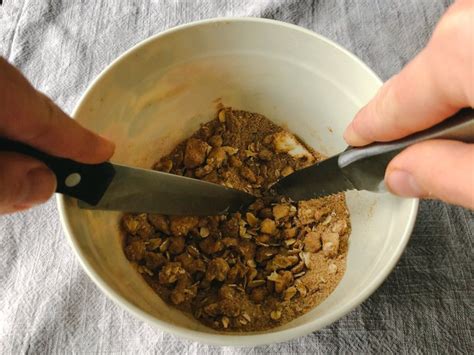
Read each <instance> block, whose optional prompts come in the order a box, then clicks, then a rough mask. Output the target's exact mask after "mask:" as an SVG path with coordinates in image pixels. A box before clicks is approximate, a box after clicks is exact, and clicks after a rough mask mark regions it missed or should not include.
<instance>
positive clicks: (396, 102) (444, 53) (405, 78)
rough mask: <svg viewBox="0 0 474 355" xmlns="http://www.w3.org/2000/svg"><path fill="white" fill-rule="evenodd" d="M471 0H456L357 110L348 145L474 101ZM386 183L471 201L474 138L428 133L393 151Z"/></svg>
mask: <svg viewBox="0 0 474 355" xmlns="http://www.w3.org/2000/svg"><path fill="white" fill-rule="evenodd" d="M473 23H474V1H472V0H458V1H457V2H456V3H454V4H453V5H452V6H451V7H450V8H449V9H448V11H447V12H446V13H445V14H444V16H443V17H442V18H441V20H440V22H439V23H438V25H437V27H436V29H435V31H434V33H433V36H432V38H431V40H430V42H429V43H428V45H427V46H426V48H424V49H423V50H422V51H421V52H420V53H419V54H418V55H417V56H416V57H415V58H414V59H413V60H412V61H411V62H410V63H408V64H407V65H406V67H405V68H403V70H402V71H401V72H400V73H399V74H397V75H395V76H393V77H392V78H391V79H390V80H389V81H387V82H386V83H385V84H384V85H383V86H382V88H381V89H380V91H379V92H378V93H377V95H376V96H375V98H374V99H372V101H370V102H369V103H368V104H367V105H366V106H365V107H364V108H362V110H361V111H359V113H358V114H357V115H356V117H355V118H354V120H353V121H352V123H351V124H350V125H349V126H348V127H347V129H346V131H345V133H344V138H345V140H346V141H347V143H348V144H350V145H352V146H361V145H366V144H368V143H371V142H376V141H378V142H384V141H391V140H395V139H398V138H402V137H404V136H407V135H409V134H412V133H414V132H417V131H420V130H423V129H426V128H429V127H431V126H433V125H435V124H436V123H439V122H441V121H443V120H444V119H446V117H449V116H451V115H452V114H454V113H456V112H457V111H458V110H459V109H461V108H463V107H468V106H470V107H473V106H474V86H473V83H474V30H473ZM385 182H386V185H387V187H388V189H389V190H390V191H391V192H393V193H394V194H397V195H400V196H406V197H432V198H439V199H441V200H444V201H446V202H449V203H454V204H459V205H462V206H464V207H468V208H471V209H474V145H473V144H466V143H461V142H455V141H449V140H430V141H426V142H423V143H419V144H416V145H413V146H411V147H409V148H407V149H406V150H404V151H403V152H401V153H400V154H398V155H397V156H396V157H395V158H394V159H393V160H392V161H391V162H390V164H389V165H388V167H387V170H386V173H385Z"/></svg>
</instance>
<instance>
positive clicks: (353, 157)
mask: <svg viewBox="0 0 474 355" xmlns="http://www.w3.org/2000/svg"><path fill="white" fill-rule="evenodd" d="M429 139H452V140H458V141H461V142H465V143H474V110H473V109H471V108H465V109H462V110H460V111H459V112H458V113H456V114H455V115H453V116H451V117H449V118H447V119H446V120H445V121H443V122H442V123H439V124H437V125H435V126H433V127H431V128H429V129H426V130H424V131H420V132H418V133H415V134H412V135H410V136H407V137H405V138H402V139H399V140H396V141H392V142H386V143H373V144H370V145H367V146H365V147H360V148H353V147H349V148H348V149H346V150H345V151H344V152H342V153H340V154H337V155H335V156H333V157H331V158H329V159H326V160H323V161H321V162H318V163H316V164H314V165H311V166H309V167H306V168H304V169H301V170H298V171H296V172H294V173H293V174H290V175H288V176H286V177H284V178H282V179H280V180H279V181H278V182H277V183H276V184H274V185H273V186H272V189H273V190H274V191H275V192H276V193H277V194H278V195H281V196H287V197H290V198H291V199H293V200H294V201H299V200H307V199H311V198H317V197H322V196H327V195H332V194H335V193H339V192H343V191H349V190H365V191H372V192H384V191H386V188H385V184H384V177H385V170H386V168H387V166H388V164H389V163H390V161H391V160H392V159H393V158H394V157H395V156H396V155H397V154H398V153H400V152H401V151H402V150H404V149H405V148H407V147H409V146H410V145H413V144H416V143H420V142H423V141H426V140H429Z"/></svg>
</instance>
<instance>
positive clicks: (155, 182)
mask: <svg viewBox="0 0 474 355" xmlns="http://www.w3.org/2000/svg"><path fill="white" fill-rule="evenodd" d="M112 166H113V168H114V170H115V175H114V177H113V179H112V181H111V183H110V185H109V186H108V187H107V189H106V190H105V193H104V194H103V196H102V198H101V199H100V200H99V202H98V203H97V204H95V205H91V204H88V203H86V202H84V201H79V202H78V205H79V207H80V208H85V209H93V210H112V211H125V212H148V213H160V214H167V215H188V216H210V215H219V214H225V213H229V212H236V211H239V210H241V209H242V208H245V207H246V206H248V205H250V204H251V203H252V202H253V201H254V200H255V197H254V196H252V195H250V194H248V193H245V192H243V191H239V190H235V189H231V188H227V187H224V186H221V185H218V184H213V183H210V182H206V181H201V180H197V179H192V178H188V177H184V176H178V175H173V174H168V173H163V172H159V171H154V170H146V169H138V168H131V167H128V166H123V165H118V164H112Z"/></svg>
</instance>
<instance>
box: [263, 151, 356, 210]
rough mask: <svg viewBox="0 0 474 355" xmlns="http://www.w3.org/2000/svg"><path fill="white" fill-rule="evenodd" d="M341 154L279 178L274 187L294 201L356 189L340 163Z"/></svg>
mask: <svg viewBox="0 0 474 355" xmlns="http://www.w3.org/2000/svg"><path fill="white" fill-rule="evenodd" d="M338 158H339V155H336V156H333V157H331V158H329V159H326V160H323V161H322V162H319V163H316V164H314V165H311V166H309V167H307V168H304V169H301V170H298V171H296V172H294V173H293V174H291V175H288V176H287V177H284V178H283V179H281V180H279V181H278V182H277V183H276V184H275V185H273V186H272V189H274V190H275V191H276V193H277V194H278V195H282V196H288V197H290V198H291V199H293V200H294V201H300V200H308V199H311V198H317V197H322V196H327V195H332V194H335V193H338V192H342V191H347V190H353V189H355V187H354V185H353V184H352V182H351V181H350V180H349V179H348V178H347V177H346V176H345V175H344V173H343V172H342V170H341V168H340V167H339V164H338Z"/></svg>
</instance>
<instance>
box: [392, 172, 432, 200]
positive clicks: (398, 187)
mask: <svg viewBox="0 0 474 355" xmlns="http://www.w3.org/2000/svg"><path fill="white" fill-rule="evenodd" d="M386 183H387V187H388V189H389V190H390V191H391V192H393V193H394V194H395V195H398V196H403V197H422V196H423V195H424V191H423V189H422V188H421V187H420V185H419V184H418V182H417V181H416V179H415V177H414V176H413V175H412V174H410V173H409V172H407V171H404V170H393V171H391V172H389V173H388V174H387V178H386Z"/></svg>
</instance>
